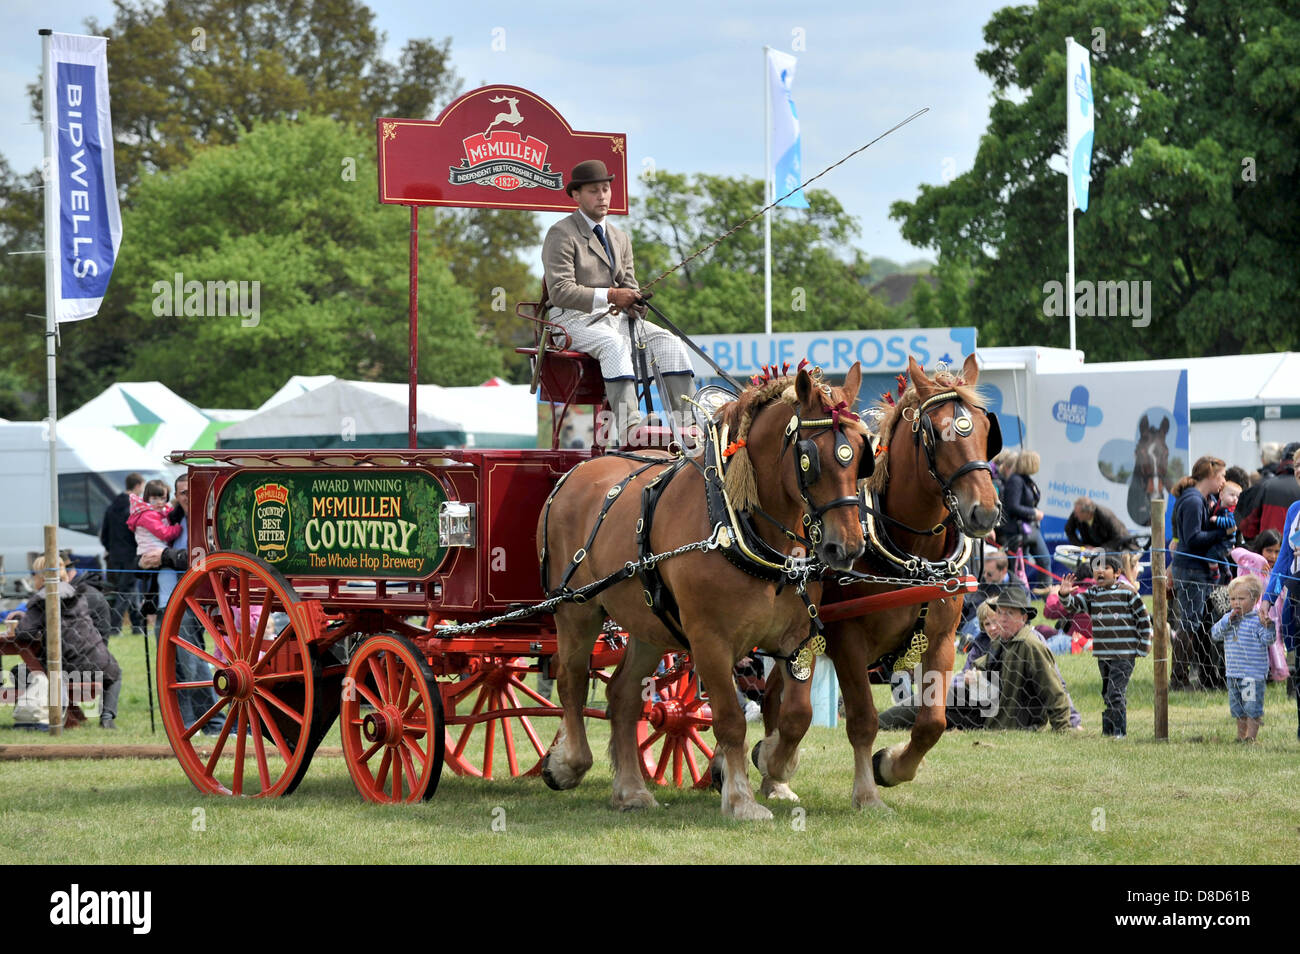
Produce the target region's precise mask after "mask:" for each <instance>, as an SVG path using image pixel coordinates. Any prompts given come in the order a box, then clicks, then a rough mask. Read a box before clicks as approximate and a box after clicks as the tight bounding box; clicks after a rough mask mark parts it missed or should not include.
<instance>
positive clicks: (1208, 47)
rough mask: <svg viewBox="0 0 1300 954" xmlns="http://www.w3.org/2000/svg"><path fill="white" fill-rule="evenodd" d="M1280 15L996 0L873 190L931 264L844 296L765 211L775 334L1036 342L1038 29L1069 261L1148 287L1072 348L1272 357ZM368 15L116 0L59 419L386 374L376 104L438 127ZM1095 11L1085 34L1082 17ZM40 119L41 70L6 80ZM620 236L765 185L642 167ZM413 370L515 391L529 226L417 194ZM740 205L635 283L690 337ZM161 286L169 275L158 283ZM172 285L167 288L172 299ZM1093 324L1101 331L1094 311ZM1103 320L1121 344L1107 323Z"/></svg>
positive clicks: (1107, 0)
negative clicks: (933, 150)
mask: <svg viewBox="0 0 1300 954" xmlns="http://www.w3.org/2000/svg"><path fill="white" fill-rule="evenodd" d="M1298 19H1300V17H1298V15H1297V9H1296V6H1295V4H1294V3H1289V2H1285V0H1272V2H1262V3H1254V4H1249V5H1243V4H1239V3H1235V2H1231V0H1200V2H1197V3H1194V4H1188V3H1168V2H1158V0H1124V2H1122V3H1119V4H1116V3H1115V2H1114V0H1042V2H1040V3H1038V4H1037V5H1036V6H1029V7H1008V8H1005V9H1002V10H999V11H998V12H997V13H995V14H994V15H993V17H992V18H991V19H990V21H989V23H988V24H987V26H986V27H985V31H984V39H985V43H986V48H985V49H983V50H982V51H980V52H979V53H978V55H977V57H976V62H977V65H978V66H979V68H980V69H981V70H982V71H983V72H984V73H985V74H987V75H988V76H990V77H991V78H992V79H993V81H994V90H995V93H994V102H993V104H992V107H991V110H990V117H989V125H988V129H987V131H986V133H985V135H984V137H983V138H982V140H981V145H980V148H979V151H978V154H977V156H976V159H975V163H974V166H973V168H972V169H971V170H969V171H968V172H966V173H963V174H962V175H960V176H957V177H956V178H954V179H953V180H952V181H950V182H948V183H946V184H944V185H936V186H929V185H923V186H921V187H920V189H919V194H918V195H917V196H916V198H915V199H914V200H912V201H901V202H898V203H896V204H895V205H894V207H893V209H892V213H891V214H892V216H893V217H894V218H895V219H897V220H898V221H899V223H900V226H901V229H902V232H903V235H904V237H905V238H907V239H908V240H909V241H910V242H912V243H913V244H914V245H916V246H918V247H920V248H924V249H927V250H930V251H931V252H932V253H934V254H935V257H936V258H937V264H936V265H934V266H933V267H932V268H928V267H926V265H925V264H924V263H922V264H921V265H920V266H916V265H913V266H909V268H908V269H907V270H908V271H912V272H923V273H925V276H924V278H925V280H918V281H915V283H914V284H913V285H912V287H911V290H910V292H909V293H908V294H907V296H906V297H905V298H904V299H903V300H902V301H898V302H893V303H891V302H889V301H887V300H885V299H884V298H882V297H881V296H880V295H878V294H873V292H872V287H873V285H875V284H876V283H877V282H879V281H880V279H882V278H884V277H886V276H888V275H890V274H892V273H895V272H898V271H900V270H902V267H901V266H899V265H897V264H896V263H892V262H889V261H887V260H882V259H879V258H876V259H871V258H868V257H867V255H866V254H865V253H864V252H863V251H862V250H860V249H859V248H858V247H857V245H856V244H855V243H856V240H857V239H858V238H859V237H860V229H859V227H858V224H857V222H856V221H855V220H854V219H853V217H852V216H850V215H848V214H847V213H846V212H845V211H844V209H843V207H842V206H841V205H840V203H839V202H838V201H837V200H836V198H835V197H834V195H833V194H831V193H830V192H828V191H825V190H818V189H812V190H809V191H808V193H807V194H808V199H809V203H810V208H809V209H807V210H793V209H778V210H775V212H774V213H773V226H772V242H773V262H774V266H773V302H774V308H773V324H774V328H775V329H776V330H779V331H795V330H801V331H802V330H829V329H850V328H883V327H932V326H949V325H974V326H976V327H977V328H978V329H979V341H980V342H981V343H982V344H986V345H1003V344H1030V343H1033V344H1043V345H1057V346H1064V345H1065V344H1066V343H1067V326H1066V324H1065V321H1064V319H1062V318H1059V317H1056V316H1054V315H1052V314H1050V311H1051V309H1048V308H1045V307H1044V303H1045V298H1046V294H1045V291H1044V288H1045V286H1046V284H1047V283H1048V282H1051V281H1060V280H1061V279H1063V277H1064V271H1065V251H1064V250H1065V221H1064V214H1063V213H1064V208H1063V206H1064V201H1063V199H1064V196H1063V192H1064V177H1063V176H1062V175H1061V174H1060V172H1059V171H1058V170H1059V160H1058V159H1057V158H1056V157H1058V155H1059V154H1060V153H1061V152H1062V151H1063V148H1064V137H1065V121H1064V102H1065V90H1066V77H1065V75H1064V71H1065V54H1064V49H1063V45H1064V40H1063V38H1064V37H1065V36H1066V35H1071V34H1072V35H1074V36H1075V37H1076V38H1077V39H1079V40H1080V41H1082V42H1088V43H1091V45H1092V47H1093V65H1094V79H1093V86H1094V97H1095V101H1096V114H1097V120H1096V125H1097V129H1096V147H1095V150H1094V157H1093V166H1092V175H1093V181H1092V185H1091V196H1092V201H1091V208H1090V210H1089V212H1088V213H1087V214H1084V215H1080V216H1079V217H1078V218H1077V220H1076V236H1075V241H1076V261H1077V263H1078V277H1079V278H1080V279H1093V280H1096V281H1129V280H1138V279H1141V280H1144V281H1151V282H1152V286H1153V290H1152V293H1151V296H1150V297H1151V301H1150V307H1151V318H1152V320H1151V322H1150V324H1149V325H1148V326H1147V327H1144V328H1140V329H1130V328H1129V327H1128V326H1127V324H1123V323H1116V321H1115V319H1113V318H1111V319H1105V318H1096V319H1083V320H1081V322H1080V331H1079V342H1080V347H1081V348H1083V349H1084V350H1085V351H1087V353H1088V355H1089V357H1090V359H1094V360H1123V359H1133V358H1146V357H1152V356H1163V357H1171V356H1173V357H1176V356H1183V355H1202V354H1226V353H1238V352H1249V351H1271V350H1282V349H1297V341H1298V339H1300V320H1297V319H1300V315H1298V314H1297V309H1298V308H1300V305H1298V304H1297V294H1296V293H1297V291H1298V290H1300V289H1297V284H1298V283H1300V268H1297V264H1296V263H1297V261H1300V248H1298V247H1297V246H1298V245H1300V188H1297V187H1300V181H1297V180H1300V152H1298V151H1297V150H1296V148H1295V144H1296V143H1297V142H1300V66H1297V65H1296V64H1298V63H1300V23H1297V20H1298ZM373 21H374V15H373V13H372V12H371V11H370V10H369V9H368V8H367V7H366V6H365V5H364V4H362V3H359V2H356V0H343V2H339V3H331V4H302V3H296V2H289V0H279V2H270V0H265V2H252V3H248V2H241V0H175V2H171V3H168V4H165V5H162V6H161V7H158V6H155V5H152V4H149V3H147V2H145V0H120V2H119V3H118V4H117V7H116V11H115V16H114V20H113V22H112V23H111V24H104V25H101V24H98V23H94V22H93V21H91V22H88V23H87V32H90V33H100V34H105V35H108V36H110V37H112V38H113V42H112V43H110V44H109V56H110V62H109V74H110V77H111V83H112V92H113V106H112V109H113V124H114V139H115V151H116V164H117V172H118V182H119V189H120V192H121V196H122V210H123V227H124V240H123V244H122V249H121V253H120V257H119V260H118V263H117V266H116V269H115V272H114V275H113V279H112V281H111V282H110V285H109V290H108V295H107V297H106V298H105V301H104V305H103V309H102V310H101V313H100V315H99V316H98V317H96V318H94V319H91V320H89V321H86V322H80V323H75V324H71V325H64V326H63V327H62V328H61V342H60V350H59V369H60V371H59V373H60V390H61V393H62V395H63V396H64V400H63V402H62V404H63V406H64V407H76V406H77V405H79V404H80V403H82V402H84V401H85V400H87V399H89V398H90V397H93V396H94V395H95V394H97V393H98V392H99V391H101V390H102V389H103V388H104V387H106V386H107V385H109V384H111V383H112V382H113V381H115V380H154V379H156V380H160V381H162V382H164V383H165V384H167V385H168V386H170V387H172V388H173V389H174V390H176V391H177V392H178V393H180V394H182V395H184V396H185V397H187V398H189V399H190V400H192V401H194V402H195V403H198V404H200V405H203V406H229V407H250V406H256V405H257V404H258V403H260V402H261V401H262V400H264V399H265V398H266V397H268V396H269V395H270V394H271V393H272V392H273V391H275V390H276V389H277V388H278V387H279V386H280V385H281V384H282V383H283V381H284V380H285V378H287V377H288V376H289V375H290V374H295V373H298V374H325V373H330V374H337V375H339V376H342V377H348V378H358V379H365V380H376V381H400V380H403V379H404V377H405V373H406V309H407V256H406V248H407V245H406V240H407V230H408V220H409V215H408V212H407V210H406V209H404V208H400V207H393V206H387V205H381V204H379V203H378V202H377V201H376V199H375V196H376V185H375V177H376V169H375V145H374V134H373V129H374V126H373V123H374V117H375V116H378V115H405V116H412V117H427V116H431V115H435V114H436V113H437V111H438V110H440V109H441V108H443V107H444V106H446V105H447V103H448V102H450V101H451V100H452V99H453V98H454V97H455V96H456V95H458V94H459V93H460V92H461V91H462V84H461V82H460V79H459V78H458V77H457V76H456V74H455V72H454V70H453V69H452V67H451V45H450V42H451V41H450V40H449V39H445V40H443V41H441V42H436V41H434V40H430V39H413V40H410V41H408V42H407V43H406V44H405V46H404V47H403V49H402V51H401V53H400V54H399V55H398V57H397V59H396V61H395V62H390V61H388V60H386V59H384V57H383V55H382V47H383V43H384V37H383V36H382V34H380V33H378V32H377V31H376V30H375V28H374V24H373ZM1098 30H1100V33H1098ZM31 95H32V102H33V108H34V109H35V110H36V111H37V114H38V115H39V88H38V84H37V83H35V82H33V84H32V86H31ZM39 186H40V175H39V171H38V170H33V171H30V172H27V173H19V172H16V171H15V170H13V169H12V168H11V167H10V165H9V164H8V162H6V161H5V160H4V158H3V157H0V255H3V257H0V261H3V262H4V263H5V267H4V270H3V272H0V334H3V336H4V340H5V342H6V356H7V360H6V361H5V362H4V364H3V366H0V416H4V417H11V418H33V417H40V416H42V415H43V414H44V412H45V409H44V401H43V381H44V341H43V319H40V318H34V317H31V316H33V315H37V316H39V315H41V314H42V313H43V311H44V279H43V259H42V257H41V256H37V255H15V256H10V255H8V254H7V253H9V252H16V251H27V250H30V249H35V248H40V247H41V246H42V243H43V234H42V233H43V219H42V205H41V203H42V195H41V191H40V188H39ZM639 191H640V195H638V196H635V197H634V199H633V206H632V214H631V216H630V217H629V219H628V222H627V227H628V228H630V230H631V232H632V236H633V242H634V247H635V249H636V256H637V272H638V276H639V277H640V279H641V281H642V283H643V284H645V283H647V282H650V281H651V280H653V279H655V278H656V277H658V276H660V275H661V274H662V273H665V272H667V271H668V270H669V269H670V267H671V266H673V265H676V264H677V263H679V262H681V261H682V260H683V259H685V258H687V257H688V256H689V255H691V253H693V252H695V251H696V250H697V249H699V248H701V247H702V246H704V245H706V244H708V243H709V242H710V241H712V240H713V239H714V238H716V237H717V236H719V235H721V234H722V233H724V232H725V231H727V230H728V229H729V228H731V227H732V226H733V225H735V224H736V223H737V222H740V221H741V220H743V219H744V218H746V217H747V216H749V215H751V214H752V213H753V212H754V211H756V210H757V209H758V208H759V207H760V206H761V204H762V186H761V183H760V182H759V181H758V180H755V179H749V178H745V177H728V176H710V175H688V174H685V173H680V172H665V171H659V172H658V173H657V174H655V175H654V176H652V177H648V178H643V179H642V181H641V188H640V190H639ZM421 222H422V233H423V234H422V238H421V255H422V257H421V263H420V276H421V289H420V293H421V294H420V314H421V340H420V354H421V361H420V376H421V380H423V381H427V382H433V383H439V384H449V385H456V384H477V383H479V382H481V381H482V380H483V379H485V378H486V377H489V376H490V375H493V374H505V375H506V376H508V377H510V378H512V379H515V380H525V379H526V372H527V369H526V365H525V364H524V362H523V359H521V358H520V357H519V356H518V355H516V354H514V348H515V347H516V346H518V345H520V344H526V343H531V335H532V332H531V329H530V328H529V327H528V325H527V324H526V323H525V322H523V321H521V320H520V319H518V318H516V317H515V315H514V307H515V304H516V303H517V302H519V301H526V300H531V299H535V298H536V295H537V292H538V290H539V289H538V286H539V284H540V283H539V280H538V278H537V277H536V274H535V272H536V270H537V266H536V263H534V262H533V261H532V260H531V259H532V257H533V256H535V255H536V253H537V248H538V246H539V245H540V243H541V233H540V229H539V225H538V219H537V217H536V216H534V215H532V214H530V213H521V212H506V211H499V210H445V209H438V210H426V211H424V212H423V213H422V218H421ZM762 270H763V263H762V235H761V227H760V223H758V222H755V223H754V224H752V225H751V226H749V227H747V228H746V229H742V230H741V231H739V232H737V233H736V234H735V235H734V236H732V237H731V238H729V239H728V240H727V241H725V242H723V243H721V244H719V245H717V246H715V247H714V248H712V249H710V250H709V251H707V252H705V253H704V254H702V255H700V256H699V257H697V258H695V259H693V260H692V261H690V262H688V263H686V264H684V265H682V266H681V267H679V268H677V269H676V270H673V271H672V272H671V273H670V274H667V275H666V276H664V277H663V278H662V279H661V280H659V281H658V282H657V283H656V284H655V286H654V290H655V292H656V294H657V295H658V296H659V303H660V304H661V305H662V307H664V308H665V310H666V312H667V313H668V314H669V315H670V317H672V318H673V320H674V321H675V322H676V323H677V324H678V325H679V326H681V327H682V328H683V329H685V330H686V331H688V332H690V333H697V334H706V333H719V332H740V331H757V330H759V329H761V327H762V314H763V276H762ZM213 280H216V281H223V282H224V281H236V282H237V281H247V282H256V283H258V293H259V294H258V299H257V305H258V308H259V310H260V316H259V319H258V320H257V321H256V322H252V323H250V322H248V321H240V320H238V319H237V318H236V319H233V320H232V319H231V318H230V317H199V316H196V315H193V314H186V313H185V312H186V310H187V309H186V307H185V304H186V298H187V297H188V296H187V295H186V294H185V288H186V285H187V283H188V282H191V281H198V282H200V283H204V282H207V281H213ZM172 289H177V290H179V291H180V292H181V294H179V295H178V294H176V292H174V291H171V290H172ZM174 299H175V300H174ZM1107 322H1109V323H1107ZM1116 329H1119V330H1120V331H1121V333H1115V332H1116Z"/></svg>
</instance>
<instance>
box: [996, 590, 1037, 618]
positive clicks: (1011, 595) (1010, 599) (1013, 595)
mask: <svg viewBox="0 0 1300 954" xmlns="http://www.w3.org/2000/svg"><path fill="white" fill-rule="evenodd" d="M985 602H986V603H988V604H989V606H991V607H993V608H994V609H995V610H1000V609H1018V610H1022V611H1023V612H1024V614H1025V619H1026V621H1028V620H1031V619H1033V618H1034V617H1035V616H1037V615H1038V608H1037V607H1036V606H1034V605H1033V604H1032V603H1030V602H1029V594H1028V593H1027V592H1026V591H1025V588H1024V587H1023V586H1019V585H1016V584H1012V585H1011V586H1008V587H1007V588H1006V589H1004V590H1003V591H1002V592H1001V593H997V594H994V595H993V596H990V597H989V598H988V599H987V600H985Z"/></svg>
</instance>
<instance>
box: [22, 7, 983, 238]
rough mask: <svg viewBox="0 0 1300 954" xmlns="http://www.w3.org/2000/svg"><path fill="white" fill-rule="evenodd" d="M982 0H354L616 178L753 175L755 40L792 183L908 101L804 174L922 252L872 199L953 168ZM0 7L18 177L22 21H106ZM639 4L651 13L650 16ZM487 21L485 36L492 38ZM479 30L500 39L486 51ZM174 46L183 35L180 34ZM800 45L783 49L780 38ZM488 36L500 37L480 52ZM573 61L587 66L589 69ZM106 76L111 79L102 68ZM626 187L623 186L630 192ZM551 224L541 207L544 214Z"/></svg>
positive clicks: (973, 139) (979, 87)
mask: <svg viewBox="0 0 1300 954" xmlns="http://www.w3.org/2000/svg"><path fill="white" fill-rule="evenodd" d="M1007 5H1009V4H1007V3H994V2H992V0H915V2H912V3H903V4H899V3H896V2H892V0H891V2H878V0H858V2H850V0H841V2H837V3H828V4H820V5H818V6H819V7H820V8H822V9H819V11H818V12H816V13H813V12H811V11H809V12H804V11H803V10H801V6H802V5H800V4H795V3H790V2H788V0H787V2H782V3H771V2H762V0H759V2H746V3H700V2H684V0H660V2H659V3H657V4H655V5H654V6H653V7H652V8H651V7H645V8H640V9H639V10H636V11H635V12H633V11H632V8H630V7H629V8H623V9H619V8H617V7H615V6H614V5H611V4H606V3H579V2H572V0H552V2H545V3H538V2H535V3H527V4H525V3H516V2H503V0H493V2H492V3H466V2H464V0H457V2H451V3H449V2H444V0H435V2H429V0H423V2H416V0H372V2H371V3H370V7H371V8H372V9H373V10H374V11H375V12H376V15H377V24H378V26H379V28H380V29H381V30H383V31H384V32H385V33H387V36H388V45H387V51H386V52H387V53H388V54H389V56H390V57H392V58H394V59H395V58H396V55H397V53H398V51H399V50H400V48H401V46H402V43H403V42H404V41H405V40H406V39H407V38H408V37H434V38H436V39H439V40H440V39H442V38H443V37H448V36H449V37H450V38H451V53H452V63H453V65H454V67H455V69H456V72H457V73H458V74H459V75H460V76H461V78H462V80H463V81H464V85H465V88H466V89H467V90H468V89H472V88H475V87H477V86H480V85H484V84H487V83H507V84H512V85H517V86H523V87H525V88H527V89H530V90H532V91H533V92H535V93H537V94H538V95H539V96H541V97H542V98H543V99H546V100H549V101H550V102H551V103H552V105H554V106H556V107H557V108H558V109H559V110H560V112H561V113H563V114H564V116H565V117H566V118H567V119H568V120H569V121H570V122H571V123H572V124H573V126H574V127H575V128H578V129H597V130H602V131H606V130H608V131H610V132H626V133H627V135H628V169H629V173H634V172H639V171H640V169H641V168H642V167H643V165H644V163H645V161H646V160H647V159H648V160H651V161H653V162H654V164H655V167H656V168H657V169H659V170H668V171H672V172H708V173H714V174H722V175H749V176H754V177H758V176H761V175H762V171H763V55H762V47H763V45H764V44H767V45H770V46H773V47H776V48H778V49H783V50H786V51H788V52H791V53H792V54H793V55H795V56H797V57H798V61H799V62H798V67H797V75H796V79H795V84H794V101H795V104H796V106H797V107H798V110H799V118H800V122H801V124H802V132H803V168H804V172H805V175H809V176H810V175H813V174H814V173H816V172H820V171H821V170H822V169H823V168H824V167H826V166H828V165H830V164H831V163H833V162H835V161H836V160H838V159H840V158H841V157H843V156H844V155H845V154H846V153H848V152H851V151H852V150H853V149H856V148H857V147H858V146H860V145H862V144H863V143H865V142H867V141H868V140H870V139H872V138H874V137H875V136H876V135H878V134H879V133H880V132H882V131H884V130H885V129H887V128H889V127H890V126H892V125H894V124H895V123H896V122H898V121H899V120H901V119H903V118H904V117H905V116H907V115H909V114H910V113H912V112H914V111H915V110H917V109H918V108H920V107H922V106H929V107H930V112H929V113H928V114H926V115H925V116H923V117H921V118H920V119H918V120H916V121H915V122H913V123H911V124H910V125H909V126H907V127H905V128H904V129H901V130H899V131H898V132H896V133H894V134H893V135H891V136H890V137H889V138H887V139H885V140H883V141H882V142H880V143H878V144H877V145H875V146H872V147H871V148H870V149H869V150H867V151H866V152H864V153H862V154H861V155H859V156H857V157H856V158H854V159H853V160H851V161H850V162H848V163H846V164H845V165H843V166H841V167H839V168H838V169H836V170H835V171H833V172H831V173H830V174H829V175H827V176H826V177H825V178H823V179H821V180H820V181H819V182H818V183H817V186H818V187H820V186H824V187H826V188H828V189H830V190H831V191H832V192H833V193H834V194H835V195H836V196H837V197H838V198H839V199H840V201H841V202H842V203H843V204H844V206H845V208H846V209H847V211H848V212H849V213H850V214H852V215H853V216H855V217H856V218H857V220H858V223H859V225H860V226H861V228H862V235H861V236H860V238H859V240H858V245H859V246H860V247H861V248H862V249H863V251H865V252H866V253H867V254H869V255H884V256H887V257H889V258H893V259H896V260H899V261H906V260H909V259H912V258H916V257H921V256H924V257H929V258H933V253H931V252H928V251H925V250H918V249H915V248H913V247H911V246H910V245H908V244H907V243H906V242H904V241H903V239H902V237H901V236H900V235H899V231H898V225H897V223H895V222H893V221H891V220H890V219H889V206H890V203H892V202H895V201H897V200H899V199H913V198H915V196H916V193H917V186H918V185H919V184H921V183H927V182H928V183H939V182H942V181H943V178H944V175H945V174H948V175H952V174H956V173H961V172H962V171H964V170H966V169H968V168H970V166H971V163H972V162H973V160H974V157H975V151H976V149H977V148H978V145H979V137H980V134H981V133H982V131H983V130H984V128H985V125H986V123H987V120H988V109H989V104H990V93H991V84H990V83H989V81H988V79H987V78H986V77H984V76H983V75H981V74H980V73H979V72H978V71H977V70H976V69H975V54H976V53H977V52H978V51H979V50H980V49H982V48H983V45H984V44H983V36H982V30H983V26H984V24H985V23H986V22H987V21H988V19H989V16H990V14H991V13H992V12H993V11H994V10H996V9H998V8H999V7H1002V6H1007ZM55 6H56V5H53V4H51V3H49V2H48V0H6V2H5V12H6V19H7V21H8V27H7V28H6V29H5V31H4V33H3V35H2V36H0V154H3V155H4V156H5V158H6V159H7V160H8V161H9V162H10V164H11V165H12V166H13V167H14V168H15V169H17V170H19V171H27V170H29V169H31V168H33V167H35V166H37V165H39V162H40V155H41V148H42V147H41V136H40V128H39V126H37V125H24V123H27V122H29V121H30V119H31V117H30V116H29V115H28V109H27V99H26V94H25V87H26V85H27V84H28V83H30V82H32V81H33V80H34V79H36V77H37V76H38V75H39V73H40V67H41V46H40V38H39V37H38V36H37V34H36V31H37V29H38V28H40V27H51V28H53V29H55V30H57V31H59V32H67V33H81V32H84V29H83V21H84V20H85V18H86V17H87V16H94V17H95V18H97V19H98V20H100V21H101V22H111V20H112V12H113V11H112V4H111V2H109V0H85V2H76V0H71V2H68V0H64V2H60V3H59V4H57V10H58V12H52V11H53V10H54V9H55ZM651 10H653V12H650V11H651ZM497 30H503V31H504V32H503V33H501V32H498V33H495V34H494V31H497ZM494 35H495V36H496V37H497V38H498V39H502V40H504V46H505V49H504V50H502V51H496V50H494V49H493V39H494ZM186 39H187V40H188V37H187V38H186ZM796 42H798V43H800V44H801V45H802V49H792V46H793V45H794V44H795V43H796ZM497 45H498V46H499V45H500V43H498V44H497ZM591 64H600V68H599V70H597V69H596V68H595V67H593V66H592V65H591ZM109 82H110V84H111V83H112V74H111V72H110V75H109ZM634 192H635V190H634ZM555 217H556V216H554V215H549V216H544V220H545V223H547V224H549V222H550V221H553V220H554V218H555Z"/></svg>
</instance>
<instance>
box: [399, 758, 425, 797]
mask: <svg viewBox="0 0 1300 954" xmlns="http://www.w3.org/2000/svg"><path fill="white" fill-rule="evenodd" d="M397 752H398V754H399V755H400V756H401V761H402V766H403V767H404V768H405V769H406V779H407V784H408V785H409V786H411V794H415V785H416V783H417V782H418V781H419V779H420V773H418V772H417V771H416V770H415V762H414V761H412V759H411V753H410V752H408V751H407V750H406V746H399V747H398V749H397ZM397 797H398V798H399V799H400V798H401V797H402V793H401V792H398V793H397Z"/></svg>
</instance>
